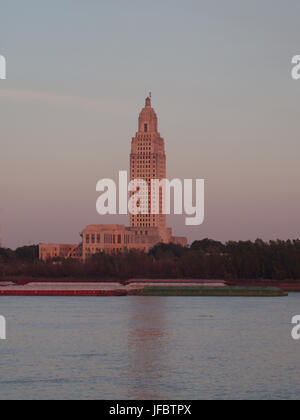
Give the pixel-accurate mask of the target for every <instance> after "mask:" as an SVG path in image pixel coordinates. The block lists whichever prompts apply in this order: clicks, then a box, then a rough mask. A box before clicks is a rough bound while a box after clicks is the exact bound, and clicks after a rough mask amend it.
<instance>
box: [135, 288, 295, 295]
mask: <svg viewBox="0 0 300 420" xmlns="http://www.w3.org/2000/svg"><path fill="white" fill-rule="evenodd" d="M133 294H135V295H136V296H211V297H212V296H238V297H243V296H245V297H254V296H255V297H280V296H288V293H287V292H284V291H283V290H281V289H278V288H276V287H228V286H226V287H176V286H174V287H159V286H156V287H153V286H152V287H144V288H143V289H140V290H135V291H134V293H133Z"/></svg>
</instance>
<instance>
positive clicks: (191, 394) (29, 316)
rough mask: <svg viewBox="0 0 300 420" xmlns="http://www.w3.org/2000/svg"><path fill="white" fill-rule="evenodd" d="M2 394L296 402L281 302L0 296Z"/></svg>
mask: <svg viewBox="0 0 300 420" xmlns="http://www.w3.org/2000/svg"><path fill="white" fill-rule="evenodd" d="M0 314H1V315H3V316H5V317H6V320H7V340H6V341H4V340H0V356H1V357H0V390H1V392H0V399H2V400H4V399H229V398H230V399H245V398H246V399H269V398H272V399H296V398H297V399H298V398H300V341H294V340H293V339H292V337H291V329H292V325H291V318H292V317H293V316H294V315H297V314H300V294H293V293H291V294H290V295H289V297H283V298H228V297H224V298H223V297H136V296H132V297H111V298H108V297H103V298H101V297H96V298H85V297H78V298H77V297H50V298H48V297H1V298H0Z"/></svg>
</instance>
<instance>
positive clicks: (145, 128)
mask: <svg viewBox="0 0 300 420" xmlns="http://www.w3.org/2000/svg"><path fill="white" fill-rule="evenodd" d="M147 131H148V125H147V124H144V132H145V133H147Z"/></svg>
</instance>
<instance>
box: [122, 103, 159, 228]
mask: <svg viewBox="0 0 300 420" xmlns="http://www.w3.org/2000/svg"><path fill="white" fill-rule="evenodd" d="M165 178H166V154H165V145H164V139H163V138H162V137H161V136H160V133H159V132H158V121H157V115H156V113H155V111H154V109H153V108H152V106H151V98H150V97H148V98H147V99H146V103H145V107H144V108H143V109H142V111H141V113H140V116H139V127H138V132H137V133H136V135H135V137H133V139H132V143H131V154H130V180H134V179H143V180H144V181H146V182H147V184H148V191H147V190H145V191H144V194H145V196H144V200H143V201H145V200H147V201H148V214H137V215H132V214H131V215H130V227H132V228H136V227H139V228H147V227H156V228H159V229H165V228H166V216H165V215H164V214H162V194H160V197H159V214H151V180H152V179H159V180H161V179H165Z"/></svg>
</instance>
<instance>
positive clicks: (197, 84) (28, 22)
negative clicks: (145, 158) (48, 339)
mask: <svg viewBox="0 0 300 420" xmlns="http://www.w3.org/2000/svg"><path fill="white" fill-rule="evenodd" d="M0 8H1V24H0V55H3V56H5V58H6V60H7V80H0V121H1V125H0V144H1V153H0V168H1V177H0V235H1V241H2V245H3V246H5V247H12V248H15V247H18V246H22V245H29V244H33V243H40V242H46V243H47V242H50V243H51V242H54V243H57V242H58V243H73V242H74V243H77V242H79V241H80V237H79V232H81V231H82V229H83V228H84V227H85V226H86V225H88V224H93V223H128V218H127V217H126V216H100V215H98V214H97V213H96V200H97V197H98V193H97V192H96V183H97V181H98V180H99V179H101V178H113V179H117V176H118V171H119V170H128V169H129V153H130V142H131V138H132V137H133V136H134V135H135V133H136V131H137V118H138V114H139V112H140V110H141V108H142V107H143V106H144V101H145V97H146V96H147V94H148V92H149V91H151V92H152V104H153V107H154V109H155V110H156V112H157V114H158V117H159V131H160V133H161V135H162V137H163V138H164V139H165V143H166V153H167V177H168V178H169V179H172V178H175V177H176V178H181V179H184V178H193V179H195V178H200V179H202V178H204V179H205V222H204V223H203V224H202V225H201V226H198V227H186V226H185V224H184V216H182V217H181V216H176V217H175V216H173V217H172V216H170V217H169V218H168V224H169V225H170V226H172V227H173V229H174V233H175V234H176V235H187V236H188V239H189V241H190V242H191V241H193V240H195V239H202V238H205V237H209V238H213V239H216V240H221V241H228V240H248V239H251V240H254V239H256V238H257V237H259V238H262V239H265V240H270V239H277V238H280V239H288V238H290V239H294V238H299V237H300V223H299V216H300V189H299V179H300V176H299V175H300V165H299V156H300V145H299V144H300V143H299V139H300V130H299V124H300V122H299V121H300V118H299V116H300V112H299V110H300V81H295V80H293V79H292V78H291V69H292V66H291V59H292V57H293V56H294V55H297V54H300V29H299V16H300V2H299V0H289V1H288V2H286V1H284V0H251V1H245V0H226V2H225V1H224V0H181V1H178V0H152V1H151V2H149V1H144V0H138V1H137V0H126V1H124V0H101V1H100V0H85V1H82V0H81V1H79V0H72V1H71V0H52V1H51V2H49V1H45V0H44V1H41V0H27V1H26V2H24V1H20V0H9V1H8V0H0Z"/></svg>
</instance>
